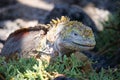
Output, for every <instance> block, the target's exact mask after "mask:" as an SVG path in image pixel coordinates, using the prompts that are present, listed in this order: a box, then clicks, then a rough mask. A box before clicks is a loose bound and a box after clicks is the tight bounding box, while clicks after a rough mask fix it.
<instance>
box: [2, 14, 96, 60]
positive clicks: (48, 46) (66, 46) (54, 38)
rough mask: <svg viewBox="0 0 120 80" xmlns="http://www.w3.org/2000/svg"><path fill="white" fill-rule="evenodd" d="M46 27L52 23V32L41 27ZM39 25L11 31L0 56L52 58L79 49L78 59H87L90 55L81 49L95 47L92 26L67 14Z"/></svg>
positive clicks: (9, 57)
mask: <svg viewBox="0 0 120 80" xmlns="http://www.w3.org/2000/svg"><path fill="white" fill-rule="evenodd" d="M45 26H47V27H48V26H49V31H47V29H48V28H45V29H46V31H45V30H43V29H42V28H41V27H45ZM39 28H40V29H36V27H34V28H28V29H20V30H17V31H15V32H14V33H12V34H11V35H10V36H9V37H8V39H7V41H6V42H5V45H4V47H3V49H2V52H1V55H2V56H5V57H6V59H11V58H16V56H17V58H20V57H24V58H28V57H37V58H38V57H41V58H45V59H47V60H48V61H50V59H51V58H54V57H56V56H58V55H59V56H63V55H67V56H69V55H70V54H71V53H76V52H77V54H75V55H76V58H77V59H80V60H82V61H84V62H86V61H88V58H87V57H86V56H85V55H84V54H82V53H80V51H82V50H89V49H92V48H94V46H95V44H96V42H95V38H94V34H93V32H92V29H91V28H90V27H87V26H85V25H83V24H82V23H81V22H78V21H70V19H69V18H68V17H64V16H62V17H61V19H57V20H52V21H51V22H50V24H48V25H42V26H40V27H39ZM38 53H39V54H38ZM46 55H49V56H46Z"/></svg>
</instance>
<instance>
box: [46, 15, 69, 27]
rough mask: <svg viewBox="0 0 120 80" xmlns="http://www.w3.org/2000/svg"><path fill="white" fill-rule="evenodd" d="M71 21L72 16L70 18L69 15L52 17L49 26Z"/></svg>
mask: <svg viewBox="0 0 120 80" xmlns="http://www.w3.org/2000/svg"><path fill="white" fill-rule="evenodd" d="M69 21H70V18H68V17H67V16H62V17H61V18H60V19H59V18H56V19H52V20H51V21H50V24H48V26H50V25H51V26H52V27H56V25H58V24H60V23H67V22H69Z"/></svg>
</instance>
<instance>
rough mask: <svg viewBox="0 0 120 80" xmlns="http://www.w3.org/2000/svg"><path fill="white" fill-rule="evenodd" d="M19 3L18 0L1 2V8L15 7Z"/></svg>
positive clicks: (0, 0)
mask: <svg viewBox="0 0 120 80" xmlns="http://www.w3.org/2000/svg"><path fill="white" fill-rule="evenodd" d="M16 2H17V0H0V7H5V6H8V5H13V4H15V3H16Z"/></svg>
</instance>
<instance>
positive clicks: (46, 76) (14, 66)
mask: <svg viewBox="0 0 120 80" xmlns="http://www.w3.org/2000/svg"><path fill="white" fill-rule="evenodd" d="M83 65H84V64H83V63H82V62H81V61H78V60H76V59H75V57H74V55H71V57H70V58H67V57H66V56H64V57H63V58H61V57H58V58H57V59H56V61H55V62H54V63H52V64H48V63H46V62H44V61H41V60H36V59H34V58H29V59H20V60H18V61H9V62H8V63H5V62H4V58H2V57H1V58H0V73H2V74H4V75H5V79H6V80H52V79H53V78H54V77H55V74H58V73H59V74H64V75H66V76H67V77H72V78H76V79H78V80H120V72H119V71H118V70H116V71H115V70H114V71H113V70H111V69H109V70H104V69H102V70H101V72H99V73H96V72H95V71H93V72H90V73H83V72H82V71H81V69H80V67H81V66H83Z"/></svg>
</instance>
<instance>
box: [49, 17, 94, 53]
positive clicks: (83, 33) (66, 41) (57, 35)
mask: <svg viewBox="0 0 120 80" xmlns="http://www.w3.org/2000/svg"><path fill="white" fill-rule="evenodd" d="M50 25H51V26H52V28H51V30H50V31H49V32H48V35H47V36H48V40H49V41H51V42H53V43H54V46H55V48H56V49H57V50H58V51H60V52H69V51H70V52H71V51H75V50H89V49H92V48H94V46H95V44H96V42H95V37H94V34H93V31H92V29H91V28H90V27H87V26H85V25H83V24H82V23H81V22H78V21H70V19H69V18H68V17H65V16H62V17H61V19H57V20H52V21H51V22H50Z"/></svg>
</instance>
